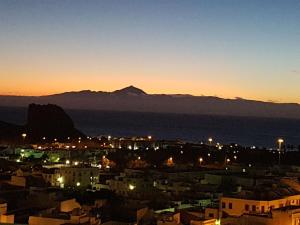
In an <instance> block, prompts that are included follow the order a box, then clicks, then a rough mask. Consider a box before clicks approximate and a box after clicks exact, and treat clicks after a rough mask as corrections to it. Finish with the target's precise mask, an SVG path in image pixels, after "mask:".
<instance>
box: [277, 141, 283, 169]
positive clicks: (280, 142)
mask: <svg viewBox="0 0 300 225" xmlns="http://www.w3.org/2000/svg"><path fill="white" fill-rule="evenodd" d="M277 142H278V164H279V165H280V163H281V148H282V144H283V143H284V140H283V139H282V138H278V140H277Z"/></svg>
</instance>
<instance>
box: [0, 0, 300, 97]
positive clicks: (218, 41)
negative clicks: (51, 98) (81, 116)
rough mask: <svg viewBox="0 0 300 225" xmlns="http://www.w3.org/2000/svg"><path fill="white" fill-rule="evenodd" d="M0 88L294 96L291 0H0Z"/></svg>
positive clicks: (297, 87)
mask: <svg viewBox="0 0 300 225" xmlns="http://www.w3.org/2000/svg"><path fill="white" fill-rule="evenodd" d="M0 29H1V30H0V78H1V80H0V94H10V95H45V94H52V93H58V92H64V91H75V90H85V89H91V90H103V91H112V90H115V89H120V88H123V87H125V86H128V85H135V86H137V87H140V88H142V89H143V90H145V91H146V92H148V93H182V94H193V95H217V96H220V97H226V98H234V97H243V98H248V99H258V100H267V101H268V100H271V101H276V102H298V103H300V1H299V0H294V1H292V0H281V1H278V0H195V1H192V0H161V1H156V0H147V1H146V0H135V1H134V0H130V1H129V0H118V1H115V0H103V1H101V0H99V1H96V0H95V1H92V0H82V1H79V0H68V1H67V0H48V1H46V0H36V1H33V0H19V1H15V0H1V1H0Z"/></svg>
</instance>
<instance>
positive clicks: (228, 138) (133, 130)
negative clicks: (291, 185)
mask: <svg viewBox="0 0 300 225" xmlns="http://www.w3.org/2000/svg"><path fill="white" fill-rule="evenodd" d="M26 110H27V109H26V108H11V107H10V108H8V107H0V120H2V121H6V122H11V123H16V124H25V121H26V113H27V112H26ZM66 112H67V113H68V114H69V115H70V116H71V118H72V119H73V121H74V123H75V126H76V127H77V128H78V129H79V130H81V131H83V132H84V133H86V134H87V135H90V136H98V135H112V136H146V135H152V136H153V137H154V138H156V139H180V140H186V141H193V142H200V141H206V140H207V139H208V137H212V138H213V139H214V141H215V142H219V143H227V144H228V143H239V144H242V145H247V146H252V145H255V146H260V147H275V146H276V140H277V139H278V137H282V138H284V140H285V143H286V144H290V145H294V146H298V145H300V120H296V119H280V118H279V119H274V118H254V117H233V116H215V115H182V114H163V113H144V112H116V111H113V112H111V111H90V110H66Z"/></svg>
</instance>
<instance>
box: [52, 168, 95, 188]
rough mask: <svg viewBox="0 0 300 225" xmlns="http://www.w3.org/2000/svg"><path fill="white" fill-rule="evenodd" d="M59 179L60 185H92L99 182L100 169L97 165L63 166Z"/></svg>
mask: <svg viewBox="0 0 300 225" xmlns="http://www.w3.org/2000/svg"><path fill="white" fill-rule="evenodd" d="M58 173H59V177H58V178H57V180H58V181H59V183H60V187H85V188H87V187H89V186H90V187H91V186H93V184H95V183H98V182H99V174H100V170H99V169H98V168H96V167H81V166H72V167H61V168H60V170H59V172H58Z"/></svg>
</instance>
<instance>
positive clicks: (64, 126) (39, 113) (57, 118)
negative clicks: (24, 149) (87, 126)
mask: <svg viewBox="0 0 300 225" xmlns="http://www.w3.org/2000/svg"><path fill="white" fill-rule="evenodd" d="M22 133H26V134H27V136H26V142H31V143H33V142H39V141H41V140H42V138H43V137H46V138H47V140H54V138H57V139H58V140H59V141H64V140H66V139H67V138H68V137H70V138H75V137H84V136H85V135H84V134H83V133H81V132H80V131H78V130H77V129H76V128H75V127H74V123H73V121H72V119H71V118H70V117H69V116H68V115H67V114H66V113H65V111H64V110H63V109H62V108H61V107H59V106H57V105H51V104H48V105H37V104H30V105H29V108H28V113H27V123H26V125H24V126H19V125H15V124H10V123H6V122H2V121H0V141H4V142H5V141H8V142H16V143H17V142H21V141H24V140H22Z"/></svg>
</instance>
